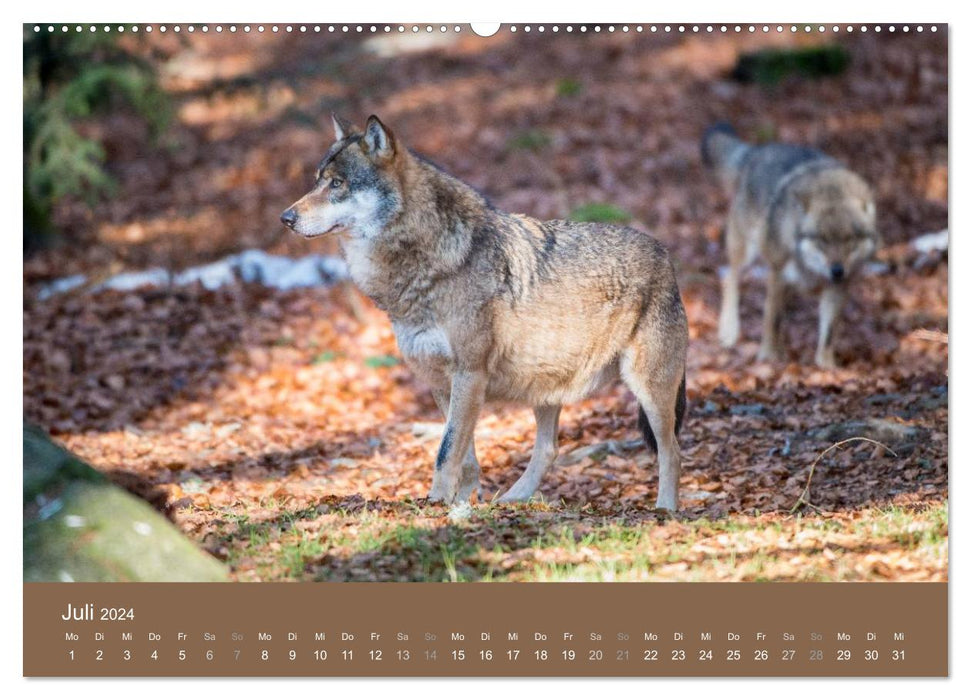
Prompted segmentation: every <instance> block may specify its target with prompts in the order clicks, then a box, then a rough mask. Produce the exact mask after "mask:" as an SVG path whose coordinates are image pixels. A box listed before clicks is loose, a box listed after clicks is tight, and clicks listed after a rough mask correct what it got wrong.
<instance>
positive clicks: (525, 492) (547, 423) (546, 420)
mask: <svg viewBox="0 0 971 700" xmlns="http://www.w3.org/2000/svg"><path fill="white" fill-rule="evenodd" d="M533 415H534V416H535V417H536V444H535V445H533V454H532V455H531V456H530V458H529V464H528V465H527V466H526V471H524V472H523V475H522V476H521V477H519V479H518V480H517V481H516V483H515V484H513V485H512V488H511V489H509V490H508V491H507V492H506V493H504V494H503V495H502V496H500V497H499V502H500V503H509V502H511V501H526V500H529V497H530V496H532V495H533V494H534V493H535V492H536V489H537V488H539V485H540V482H541V481H542V480H543V475H544V474H545V473H546V470H547V469H549V468H550V465H552V464H553V461H554V460H555V459H556V451H557V440H556V432H557V426H558V425H559V420H560V407H559V406H536V407H535V408H534V409H533Z"/></svg>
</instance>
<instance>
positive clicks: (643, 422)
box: [637, 374, 687, 453]
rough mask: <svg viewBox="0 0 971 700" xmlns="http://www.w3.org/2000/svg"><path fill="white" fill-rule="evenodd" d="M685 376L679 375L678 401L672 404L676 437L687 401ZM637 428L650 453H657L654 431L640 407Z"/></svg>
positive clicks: (638, 408)
mask: <svg viewBox="0 0 971 700" xmlns="http://www.w3.org/2000/svg"><path fill="white" fill-rule="evenodd" d="M684 380H685V375H683V374H682V375H681V386H679V387H678V399H677V402H676V403H675V404H674V433H675V435H677V434H678V433H679V432H680V431H681V423H682V422H683V421H684V409H685V406H686V405H687V401H686V399H685V396H684ZM637 427H638V428H640V430H641V432H642V433H643V434H644V444H645V445H647V448H648V449H649V450H650V451H651V452H655V453H656V452H657V438H656V437H654V430H652V429H651V422H650V421H649V420H648V419H647V414H646V413H644V409H643V408H641V407H640V406H638V407H637Z"/></svg>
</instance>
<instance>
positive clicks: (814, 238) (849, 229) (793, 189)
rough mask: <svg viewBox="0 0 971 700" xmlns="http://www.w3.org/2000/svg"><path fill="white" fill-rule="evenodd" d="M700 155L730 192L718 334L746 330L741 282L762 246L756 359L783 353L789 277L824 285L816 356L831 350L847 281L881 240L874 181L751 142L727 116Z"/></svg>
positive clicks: (796, 282)
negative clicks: (741, 314)
mask: <svg viewBox="0 0 971 700" xmlns="http://www.w3.org/2000/svg"><path fill="white" fill-rule="evenodd" d="M701 153H702V159H703V161H704V163H705V165H707V166H708V167H709V168H710V169H712V170H713V171H714V172H715V174H716V176H717V177H718V179H719V180H720V181H721V183H722V185H723V186H724V187H725V189H726V191H727V192H728V193H729V195H730V196H731V197H732V201H731V209H730V211H729V213H728V222H727V224H726V226H725V249H726V252H727V254H728V264H729V269H728V272H727V274H726V275H725V276H724V278H723V280H722V305H721V315H720V318H719V324H718V337H719V340H720V341H721V344H722V345H723V346H726V347H730V346H732V345H734V344H735V343H736V342H737V340H738V336H739V315H738V304H739V282H740V280H741V275H742V272H743V271H744V269H745V268H746V267H748V266H749V265H751V264H752V263H753V262H754V261H755V259H756V258H757V257H758V256H759V255H761V256H762V258H763V259H764V260H765V262H766V264H767V265H768V268H769V269H768V277H767V281H766V298H765V312H764V317H763V327H762V345H761V348H760V350H759V359H763V360H778V359H780V357H781V355H782V347H781V344H780V337H779V336H780V322H781V319H782V311H783V307H784V302H785V299H784V295H785V292H786V286H787V285H793V286H796V287H799V288H801V289H802V290H804V291H807V292H810V293H816V294H819V295H820V301H819V339H818V343H817V346H816V358H815V359H816V364H818V365H820V366H823V367H833V366H835V355H834V352H833V346H834V339H835V334H836V329H837V326H838V324H839V320H840V315H841V312H842V308H843V304H844V302H845V300H846V295H847V287H848V285H849V283H850V282H851V280H852V279H853V278H854V277H855V276H856V275H857V274H858V272H859V269H860V267H861V266H862V264H863V263H864V262H866V261H867V260H868V259H869V258H870V257H871V256H872V255H873V254H874V253H875V252H876V251H877V249H878V248H879V247H880V243H881V241H880V235H879V233H878V231H877V229H876V206H875V204H874V200H873V194H872V192H871V190H870V187H869V186H868V185H867V184H866V182H864V181H863V179H862V178H860V177H859V176H858V175H856V174H855V173H853V172H851V171H850V170H848V169H847V168H846V167H845V166H843V165H842V164H841V163H840V162H839V161H837V160H835V159H833V158H830V157H829V156H827V155H825V154H823V153H820V152H819V151H816V150H813V149H811V148H805V147H802V146H793V145H788V144H781V143H772V144H766V145H763V146H754V145H750V144H747V143H745V142H744V141H742V140H740V139H739V138H738V137H737V136H736V134H735V131H734V130H733V129H732V128H731V127H730V126H728V125H726V124H717V125H715V126H713V127H710V128H709V129H708V130H707V131H706V132H705V134H704V136H703V137H702V141H701Z"/></svg>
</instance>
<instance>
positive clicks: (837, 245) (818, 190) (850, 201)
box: [796, 170, 880, 283]
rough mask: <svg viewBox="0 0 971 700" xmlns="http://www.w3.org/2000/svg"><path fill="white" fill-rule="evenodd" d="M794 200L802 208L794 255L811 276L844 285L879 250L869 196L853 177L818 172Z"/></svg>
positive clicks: (849, 173)
mask: <svg viewBox="0 0 971 700" xmlns="http://www.w3.org/2000/svg"><path fill="white" fill-rule="evenodd" d="M796 198H797V199H798V201H799V202H800V204H801V205H802V212H801V217H800V220H799V224H798V228H797V229H796V231H797V233H796V253H797V256H798V259H799V262H800V263H801V265H802V267H803V268H804V269H805V270H806V271H808V272H810V273H811V274H813V275H815V276H817V277H821V278H823V279H825V280H827V281H829V282H835V283H840V282H843V281H844V280H846V279H849V278H850V277H852V276H853V275H854V274H855V273H856V271H857V270H858V269H859V267H860V266H861V265H862V264H863V263H864V262H866V261H867V260H869V259H870V258H871V257H872V256H873V254H874V253H875V252H876V251H877V249H878V248H879V247H880V234H879V233H878V232H877V229H876V206H875V204H874V202H873V195H872V193H871V192H870V188H869V187H868V186H867V185H866V183H865V182H863V180H862V179H860V178H859V177H857V176H856V175H854V174H853V173H851V172H849V171H845V170H838V171H830V172H824V173H821V174H820V175H819V176H817V177H816V178H814V179H813V181H812V182H811V183H809V184H808V186H806V187H805V188H804V189H801V190H800V191H799V192H797V193H796Z"/></svg>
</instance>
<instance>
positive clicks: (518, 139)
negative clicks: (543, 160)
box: [509, 129, 553, 151]
mask: <svg viewBox="0 0 971 700" xmlns="http://www.w3.org/2000/svg"><path fill="white" fill-rule="evenodd" d="M551 143H553V137H552V136H550V135H549V134H548V133H546V132H545V131H543V130H542V129H526V130H525V131H520V132H519V133H518V134H515V135H514V136H513V137H512V138H511V139H509V148H511V149H513V150H520V151H541V150H543V149H544V148H546V147H548V146H549V145H550V144H551Z"/></svg>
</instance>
